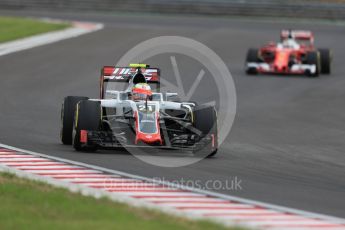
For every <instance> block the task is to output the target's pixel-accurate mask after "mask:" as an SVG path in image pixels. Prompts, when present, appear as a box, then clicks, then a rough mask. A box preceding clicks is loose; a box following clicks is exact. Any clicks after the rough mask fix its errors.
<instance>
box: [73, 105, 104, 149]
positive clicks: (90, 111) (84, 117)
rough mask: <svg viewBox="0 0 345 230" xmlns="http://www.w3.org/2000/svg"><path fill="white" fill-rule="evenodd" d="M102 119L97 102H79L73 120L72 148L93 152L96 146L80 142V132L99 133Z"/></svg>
mask: <svg viewBox="0 0 345 230" xmlns="http://www.w3.org/2000/svg"><path fill="white" fill-rule="evenodd" d="M101 119H102V109H101V103H100V102H99V101H89V100H83V101H80V102H79V103H78V104H77V106H76V112H75V118H74V132H73V147H74V148H75V150H77V151H95V150H97V146H92V145H89V144H88V145H86V144H85V143H81V141H80V132H81V130H86V131H99V129H100V125H101Z"/></svg>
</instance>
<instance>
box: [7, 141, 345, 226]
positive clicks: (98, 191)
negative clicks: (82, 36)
mask: <svg viewBox="0 0 345 230" xmlns="http://www.w3.org/2000/svg"><path fill="white" fill-rule="evenodd" d="M1 147H3V148H6V149H7V150H5V149H1ZM33 156H34V157H33ZM33 158H34V159H35V160H37V159H41V160H42V159H43V160H46V161H49V162H54V163H55V164H56V165H39V163H40V162H38V163H37V162H36V163H32V162H31V161H32V160H33ZM23 159H30V161H22V160H23ZM1 160H6V161H3V162H1ZM9 160H15V161H9ZM18 160H19V161H18ZM18 163H19V164H20V165H16V164H18ZM26 164H27V165H26ZM0 170H2V171H10V172H13V173H16V174H17V175H19V176H22V177H26V178H31V179H36V180H41V181H42V180H43V181H45V182H48V183H50V184H54V185H57V186H62V187H66V188H68V189H69V190H71V191H80V192H82V194H86V195H92V196H95V197H99V196H101V195H102V196H107V197H110V198H111V199H113V200H117V201H122V202H126V203H129V204H131V205H138V204H140V206H145V207H151V208H156V209H159V210H162V211H166V212H169V213H172V214H175V215H179V216H184V217H189V218H207V219H210V220H213V221H216V222H219V223H222V224H225V225H230V226H234V225H240V226H245V227H250V228H259V229H270V230H271V229H277V230H281V229H290V228H291V229H313V230H315V229H334V230H335V229H337V230H339V229H343V230H345V220H343V219H340V218H335V217H330V216H325V215H320V214H315V213H310V212H304V211H301V210H295V209H290V208H285V207H281V206H276V205H271V204H266V203H262V202H256V201H252V200H246V199H242V198H238V197H233V196H227V195H223V194H218V193H214V192H209V191H204V190H199V189H194V188H190V187H186V186H180V185H177V184H173V183H162V182H160V181H155V180H151V179H149V178H145V177H141V176H136V175H131V174H127V173H124V172H119V171H115V170H109V169H105V168H101V167H97V166H93V165H88V164H84V163H80V162H74V161H70V160H66V159H61V158H57V157H52V156H48V155H44V154H40V153H36V152H32V151H27V150H22V149H18V148H14V147H11V146H6V145H1V144H0ZM134 203H135V204H134Z"/></svg>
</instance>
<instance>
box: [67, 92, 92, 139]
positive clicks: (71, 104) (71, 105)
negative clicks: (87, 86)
mask: <svg viewBox="0 0 345 230" xmlns="http://www.w3.org/2000/svg"><path fill="white" fill-rule="evenodd" d="M87 99H88V98H87V97H78V96H67V97H65V98H64V101H63V103H62V107H61V129H60V139H61V142H62V143H63V144H64V145H71V144H72V132H73V120H74V112H75V107H76V105H77V103H78V102H79V101H81V100H87Z"/></svg>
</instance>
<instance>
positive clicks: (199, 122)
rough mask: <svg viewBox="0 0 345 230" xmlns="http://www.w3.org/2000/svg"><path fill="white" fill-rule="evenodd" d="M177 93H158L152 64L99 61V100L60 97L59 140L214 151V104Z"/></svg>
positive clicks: (88, 145) (87, 145)
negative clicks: (182, 97) (185, 98)
mask: <svg viewBox="0 0 345 230" xmlns="http://www.w3.org/2000/svg"><path fill="white" fill-rule="evenodd" d="M177 98H178V95H177V94H176V93H167V92H160V70H159V69H158V68H150V67H149V66H148V65H145V64H130V65H129V66H128V67H113V66H105V67H103V69H102V71H101V77H100V99H89V98H87V97H80V96H67V97H65V99H64V102H63V104H62V109H61V133H60V137H61V141H62V143H63V144H66V145H71V144H72V145H73V147H74V148H75V149H76V150H77V151H95V150H97V149H98V148H106V149H111V148H119V147H125V148H127V147H128V148H130V147H137V148H144V147H145V148H147V147H149V148H162V149H175V150H183V151H188V152H193V153H194V154H197V153H202V154H205V156H213V155H215V154H216V153H217V148H218V129H217V112H216V109H215V107H214V106H208V105H197V104H196V103H195V102H181V101H178V100H176V99H177Z"/></svg>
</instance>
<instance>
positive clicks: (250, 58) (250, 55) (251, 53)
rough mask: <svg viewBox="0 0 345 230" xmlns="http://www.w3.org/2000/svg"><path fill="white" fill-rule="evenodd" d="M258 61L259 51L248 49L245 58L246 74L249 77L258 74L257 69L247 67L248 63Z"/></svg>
mask: <svg viewBox="0 0 345 230" xmlns="http://www.w3.org/2000/svg"><path fill="white" fill-rule="evenodd" d="M258 62H260V59H259V50H258V49H252V48H251V49H249V50H248V52H247V56H246V73H247V74H249V75H255V74H257V73H258V71H257V69H256V68H254V67H250V68H248V67H247V64H248V63H258Z"/></svg>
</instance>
